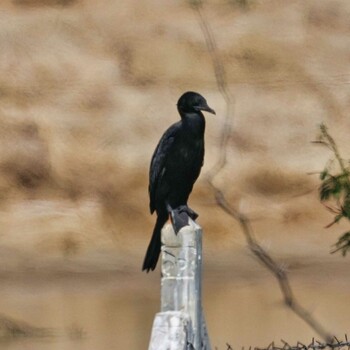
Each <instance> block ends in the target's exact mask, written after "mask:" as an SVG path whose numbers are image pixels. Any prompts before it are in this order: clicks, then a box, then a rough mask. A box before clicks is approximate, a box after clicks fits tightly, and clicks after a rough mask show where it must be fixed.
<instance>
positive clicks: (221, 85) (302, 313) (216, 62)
mask: <svg viewBox="0 0 350 350" xmlns="http://www.w3.org/2000/svg"><path fill="white" fill-rule="evenodd" d="M191 5H192V8H193V9H194V10H195V12H196V14H197V16H198V20H199V24H200V27H201V29H202V32H203V36H204V38H205V42H206V46H207V49H208V51H209V53H210V55H211V58H212V62H213V66H214V73H215V78H216V83H217V86H218V90H219V91H220V93H221V95H222V97H223V98H224V100H225V102H226V115H225V121H224V127H223V129H222V132H221V143H220V153H219V158H218V161H217V162H216V164H215V165H214V167H213V168H212V169H211V170H210V171H209V172H208V173H207V175H206V180H207V183H208V185H209V186H210V187H211V188H212V190H213V192H214V196H215V200H216V203H217V204H218V205H219V207H220V208H221V209H222V210H223V211H225V212H226V213H227V214H228V215H230V216H231V217H232V218H234V219H235V220H237V221H238V222H239V224H240V226H241V228H242V231H243V233H244V236H245V238H246V241H247V243H248V247H249V249H250V250H251V252H252V253H253V254H254V255H255V256H256V257H257V258H258V260H259V261H260V263H261V264H263V265H264V266H265V267H266V268H267V269H268V270H269V271H270V272H271V273H272V274H273V275H274V276H275V277H276V279H277V281H278V283H279V286H280V289H281V292H282V294H283V298H284V303H285V304H286V305H287V306H288V307H289V308H290V309H291V310H292V311H293V312H294V313H295V314H296V315H298V316H299V317H300V318H301V319H303V320H304V321H305V322H306V323H307V324H308V325H309V326H310V327H311V328H312V329H314V331H315V332H317V333H318V334H319V335H320V336H321V337H322V338H323V339H325V340H326V342H327V343H332V341H333V338H332V337H331V336H330V334H329V333H328V332H327V331H326V330H325V329H324V328H323V327H322V326H321V324H319V323H318V322H317V321H316V320H315V319H314V318H313V317H312V316H311V315H310V313H309V312H308V311H307V310H306V309H304V308H303V307H302V306H301V305H300V304H299V303H298V302H297V300H296V299H295V297H294V295H293V293H292V289H291V286H290V283H289V280H288V277H287V274H286V272H285V271H284V270H283V269H281V268H280V266H279V265H278V264H277V263H276V262H275V261H274V260H273V259H272V258H271V256H270V255H269V254H268V253H267V252H266V251H265V250H264V249H263V248H262V247H261V246H260V245H259V243H258V241H257V240H256V239H255V237H254V234H253V230H252V228H251V224H250V220H249V218H248V217H247V216H245V215H244V214H242V213H240V212H239V211H238V210H237V209H235V208H234V207H233V206H231V205H230V204H229V203H228V202H227V200H226V197H225V195H224V193H223V192H222V191H221V190H220V189H219V188H218V187H216V186H215V184H214V178H215V177H216V176H217V175H218V174H219V172H220V171H221V170H222V169H223V168H224V167H225V165H226V163H227V145H228V141H229V138H230V135H231V130H232V119H233V107H234V98H233V96H232V94H231V92H230V90H229V89H228V87H227V81H226V73H225V68H224V65H223V63H222V61H221V59H220V56H219V54H218V50H217V45H216V41H215V38H214V35H213V33H212V31H211V28H210V26H209V23H208V21H207V19H206V18H205V14H204V11H203V10H202V1H201V0H195V1H192V2H191ZM285 345H286V344H285ZM298 349H299V348H298Z"/></svg>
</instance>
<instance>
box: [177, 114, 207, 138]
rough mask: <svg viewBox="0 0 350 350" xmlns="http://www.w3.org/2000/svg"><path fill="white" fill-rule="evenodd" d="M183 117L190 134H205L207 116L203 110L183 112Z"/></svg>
mask: <svg viewBox="0 0 350 350" xmlns="http://www.w3.org/2000/svg"><path fill="white" fill-rule="evenodd" d="M181 119H182V124H183V126H184V128H185V130H186V131H187V132H188V133H189V134H190V135H194V136H195V135H196V136H200V135H203V134H204V130H205V118H204V115H203V114H202V113H201V112H197V113H186V114H183V115H181Z"/></svg>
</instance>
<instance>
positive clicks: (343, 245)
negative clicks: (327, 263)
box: [331, 231, 350, 256]
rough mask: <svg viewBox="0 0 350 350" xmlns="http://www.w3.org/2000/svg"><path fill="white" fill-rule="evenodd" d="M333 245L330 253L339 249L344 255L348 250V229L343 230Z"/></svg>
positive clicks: (349, 241) (349, 243) (349, 233)
mask: <svg viewBox="0 0 350 350" xmlns="http://www.w3.org/2000/svg"><path fill="white" fill-rule="evenodd" d="M334 246H335V247H336V248H335V249H334V250H333V251H332V252H331V253H332V254H333V253H336V252H338V251H341V253H342V255H343V256H345V255H346V253H347V252H348V250H350V231H348V232H345V233H344V234H343V235H342V236H341V237H340V238H339V239H338V242H337V243H336V244H335V245H334Z"/></svg>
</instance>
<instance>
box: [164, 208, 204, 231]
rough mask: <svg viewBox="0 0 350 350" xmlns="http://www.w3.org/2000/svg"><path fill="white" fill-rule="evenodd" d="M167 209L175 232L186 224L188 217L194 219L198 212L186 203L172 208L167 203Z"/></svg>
mask: <svg viewBox="0 0 350 350" xmlns="http://www.w3.org/2000/svg"><path fill="white" fill-rule="evenodd" d="M167 210H168V213H169V216H170V221H171V224H172V226H173V229H174V231H175V233H176V234H177V233H178V232H179V231H180V230H181V229H182V228H183V227H184V226H188V218H189V217H190V218H191V219H192V220H196V219H197V217H198V214H197V213H196V212H195V211H193V210H192V209H191V208H189V207H188V206H187V205H181V206H179V207H177V208H175V209H173V208H172V207H171V206H170V205H169V204H167Z"/></svg>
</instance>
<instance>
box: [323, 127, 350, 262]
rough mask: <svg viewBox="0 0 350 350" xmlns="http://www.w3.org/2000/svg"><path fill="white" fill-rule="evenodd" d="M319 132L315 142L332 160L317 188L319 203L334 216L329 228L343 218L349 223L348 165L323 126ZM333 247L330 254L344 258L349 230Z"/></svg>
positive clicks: (349, 182) (349, 169)
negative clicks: (329, 151) (327, 149)
mask: <svg viewBox="0 0 350 350" xmlns="http://www.w3.org/2000/svg"><path fill="white" fill-rule="evenodd" d="M320 130H321V135H320V139H319V140H318V141H316V142H317V143H321V144H323V145H325V146H327V147H328V148H329V149H330V150H331V151H332V152H333V158H332V159H330V160H329V161H328V162H327V164H326V166H325V168H324V170H323V171H322V172H321V174H320V178H321V181H322V183H321V186H320V188H319V195H320V200H321V202H323V203H324V205H325V207H326V208H327V209H328V210H329V211H330V212H332V213H333V214H334V215H335V216H334V220H333V221H332V222H331V223H330V224H328V225H327V226H326V227H330V226H332V225H334V224H335V223H338V222H339V221H340V220H341V219H343V218H346V219H348V220H349V221H350V176H349V174H350V167H349V164H350V163H349V161H347V162H346V163H347V164H346V163H345V162H344V160H343V158H342V157H341V156H340V153H339V150H338V146H337V144H336V143H335V141H334V139H333V138H332V136H331V135H330V134H329V133H328V129H327V127H326V125H325V124H321V126H320ZM334 163H336V164H334ZM335 168H336V169H337V170H335ZM334 246H335V248H334V249H333V251H332V253H335V252H338V251H340V252H341V253H342V254H343V256H345V255H346V253H347V252H348V251H349V250H350V230H349V231H347V232H345V233H343V234H342V235H341V236H340V238H339V239H338V241H337V242H336V243H335V245H334Z"/></svg>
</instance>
